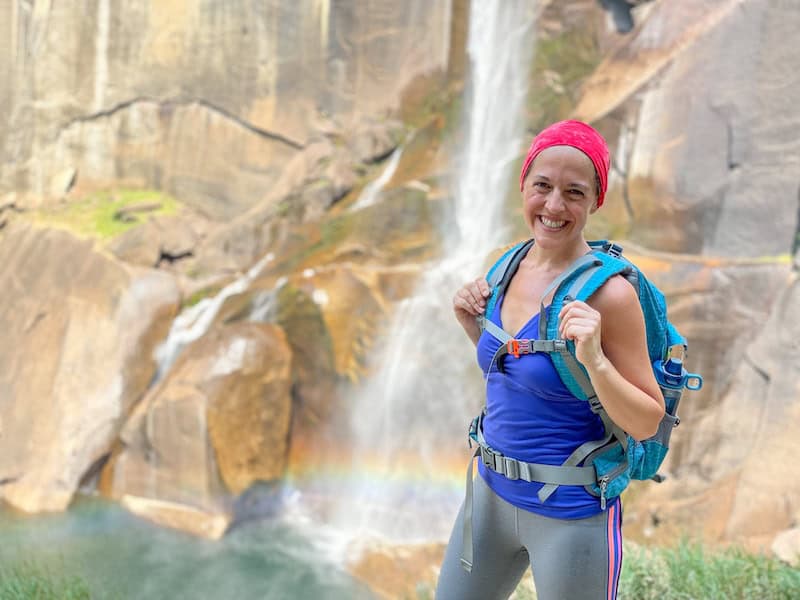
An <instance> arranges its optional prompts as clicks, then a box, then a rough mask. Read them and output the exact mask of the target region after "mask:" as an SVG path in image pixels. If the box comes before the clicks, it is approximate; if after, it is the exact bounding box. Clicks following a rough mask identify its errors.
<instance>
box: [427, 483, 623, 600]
mask: <svg viewBox="0 0 800 600" xmlns="http://www.w3.org/2000/svg"><path fill="white" fill-rule="evenodd" d="M473 485H474V486H475V487H474V493H475V495H474V502H475V504H474V511H473V518H472V528H473V533H472V535H473V539H474V540H475V544H474V552H475V554H474V564H473V567H472V572H471V573H467V572H466V571H464V569H462V568H461V564H460V558H461V550H462V543H461V536H462V529H463V519H464V506H463V505H462V506H461V510H460V511H459V513H458V518H457V519H456V523H455V526H454V527H453V533H452V534H451V536H450V543H449V544H448V545H447V551H446V553H445V557H444V562H443V563H442V570H441V573H440V574H439V583H438V586H437V588H436V599H437V600H469V599H471V598H474V599H475V600H478V599H480V600H487V599H493V598H497V599H505V598H508V597H509V595H511V593H512V592H513V591H514V589H515V588H516V586H517V584H518V583H519V580H520V579H521V578H522V575H523V573H524V572H525V569H526V568H527V566H528V563H529V561H530V565H531V569H532V570H533V580H534V583H535V585H536V594H537V598H538V600H565V599H569V600H581V599H584V598H585V599H586V600H602V599H605V600H613V599H614V598H616V596H617V584H618V580H619V573H620V568H621V566H622V515H621V510H622V508H621V503H620V502H619V501H617V502H613V503H611V504H609V507H608V509H607V510H606V511H605V512H603V513H600V514H599V515H595V516H593V517H588V518H585V519H574V520H565V519H552V518H549V517H543V516H541V515H537V514H534V513H532V512H528V511H526V510H521V509H518V508H516V507H514V506H512V505H511V504H509V503H508V502H506V501H505V500H503V499H501V498H499V497H498V496H497V495H496V494H495V493H494V492H493V491H492V490H491V489H490V488H489V486H488V485H487V484H486V482H485V481H484V480H483V478H482V477H481V476H478V477H476V478H475V481H474V483H473Z"/></svg>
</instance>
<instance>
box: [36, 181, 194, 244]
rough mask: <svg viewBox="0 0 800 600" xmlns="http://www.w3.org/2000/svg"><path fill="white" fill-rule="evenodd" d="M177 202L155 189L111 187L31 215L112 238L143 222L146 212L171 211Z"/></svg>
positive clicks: (82, 233)
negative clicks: (111, 188)
mask: <svg viewBox="0 0 800 600" xmlns="http://www.w3.org/2000/svg"><path fill="white" fill-rule="evenodd" d="M177 210H178V201H177V200H175V199H174V198H173V197H171V196H169V195H167V194H164V193H163V192H159V191H155V190H132V189H113V190H107V191H103V192H96V193H93V194H90V195H88V196H85V197H83V198H79V199H76V200H70V201H68V202H64V203H63V204H61V205H59V206H58V207H55V208H48V209H47V210H46V211H44V210H42V211H38V212H37V213H35V214H34V218H35V219H36V220H37V221H39V222H41V223H45V224H47V225H52V226H55V227H63V228H65V229H68V230H70V231H72V232H73V233H76V234H78V235H80V236H81V237H93V238H98V239H101V240H105V239H109V238H113V237H114V236H117V235H119V234H121V233H123V232H125V231H127V230H128V229H131V228H132V227H135V226H137V225H139V224H141V223H143V222H144V221H145V220H146V219H147V217H148V216H149V215H167V214H174V213H176V212H177Z"/></svg>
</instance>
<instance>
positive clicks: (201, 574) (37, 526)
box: [0, 498, 375, 600]
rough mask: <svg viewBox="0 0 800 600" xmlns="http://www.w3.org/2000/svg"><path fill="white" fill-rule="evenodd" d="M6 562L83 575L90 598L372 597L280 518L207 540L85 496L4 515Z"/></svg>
mask: <svg viewBox="0 0 800 600" xmlns="http://www.w3.org/2000/svg"><path fill="white" fill-rule="evenodd" d="M0 539H2V544H0V564H3V565H8V564H15V563H19V562H22V561H28V562H31V563H33V564H35V565H39V566H42V567H46V568H50V567H53V568H54V569H55V570H56V571H57V572H62V573H65V574H67V575H78V576H80V577H81V578H82V579H83V580H84V581H86V582H87V583H88V585H89V587H90V588H91V590H92V598H99V599H105V598H109V599H117V598H119V599H125V600H127V599H133V600H136V599H142V600H144V599H147V600H161V599H165V600H166V599H169V600H181V599H186V600H205V599H209V600H217V599H219V600H229V599H230V600H239V599H241V600H250V599H254V600H255V599H257V600H272V599H275V600H278V599H280V600H286V599H300V600H303V599H306V598H309V599H320V600H338V599H342V600H345V599H347V600H361V599H372V598H375V596H374V594H372V593H371V592H370V591H369V590H368V589H367V588H365V587H364V586H363V585H362V584H361V583H359V582H358V581H356V580H354V579H353V578H352V577H351V576H349V575H348V574H347V572H346V571H345V570H344V569H343V568H342V567H341V565H339V564H337V563H336V562H331V558H330V557H329V556H325V553H322V552H320V551H319V550H318V549H317V548H315V546H314V544H313V543H312V541H311V540H310V539H309V537H308V534H307V533H305V534H304V533H303V531H302V529H298V528H297V527H295V526H294V525H293V524H292V523H291V522H289V521H287V520H285V519H282V518H280V517H276V518H270V519H261V520H257V521H250V522H247V523H245V524H243V525H241V526H238V527H236V528H234V529H233V530H232V531H230V532H229V533H228V534H227V535H226V536H225V537H224V538H223V539H222V540H219V541H208V540H202V539H198V538H196V537H193V536H190V535H188V534H183V533H181V532H177V531H173V530H170V529H164V528H161V527H157V526H155V525H153V524H151V523H149V522H147V521H144V520H142V519H139V518H138V517H136V516H134V515H132V514H130V513H129V512H127V511H126V510H125V509H123V508H121V507H120V506H118V505H116V504H114V503H111V502H107V501H104V500H99V499H95V498H80V499H78V500H76V501H75V502H74V503H73V506H72V507H71V508H70V510H68V511H67V512H64V513H60V514H52V515H44V516H42V515H37V516H35V517H28V516H20V515H15V514H11V513H8V512H0Z"/></svg>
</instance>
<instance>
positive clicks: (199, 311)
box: [154, 253, 275, 383]
mask: <svg viewBox="0 0 800 600" xmlns="http://www.w3.org/2000/svg"><path fill="white" fill-rule="evenodd" d="M274 259H275V255H274V254H272V253H269V254H267V255H266V256H264V257H263V258H262V259H261V260H259V261H258V262H257V263H256V264H255V265H254V266H253V267H251V268H250V269H249V270H248V271H247V272H246V273H245V274H244V275H242V276H241V277H239V278H238V279H235V280H234V281H232V282H231V283H229V284H228V285H226V286H225V287H224V288H222V289H221V290H220V291H219V292H218V293H217V294H216V295H215V296H214V297H212V298H203V299H202V300H200V302H198V303H197V304H195V305H194V306H189V307H187V308H186V309H184V310H183V312H181V314H179V315H178V316H177V317H175V320H174V321H173V322H172V327H171V328H170V330H169V335H167V339H166V340H165V341H164V342H163V343H162V344H161V345H159V346H158V348H156V352H155V358H156V362H157V365H158V366H157V369H156V377H155V379H154V383H155V382H156V381H159V380H161V379H163V378H164V375H166V374H167V373H168V372H169V370H170V368H171V367H172V365H173V363H174V362H175V360H176V359H177V358H178V355H179V354H180V353H181V350H183V349H184V348H185V347H186V346H187V345H188V344H190V343H191V342H193V341H195V340H197V339H199V338H200V336H202V335H203V334H204V333H205V332H206V331H208V328H209V327H211V324H212V323H213V322H214V317H216V316H217V313H218V312H219V309H220V308H222V305H223V304H224V303H225V300H227V299H228V298H230V297H231V296H234V295H236V294H241V293H243V292H245V291H247V288H248V287H250V284H251V283H252V282H253V280H254V279H255V278H256V277H257V276H258V274H259V273H261V271H262V270H263V269H264V267H265V266H266V265H267V263H269V262H271V261H272V260H274Z"/></svg>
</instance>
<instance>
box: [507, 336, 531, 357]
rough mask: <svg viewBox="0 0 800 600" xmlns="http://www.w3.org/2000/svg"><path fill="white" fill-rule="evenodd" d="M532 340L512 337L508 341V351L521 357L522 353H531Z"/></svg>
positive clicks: (514, 355)
mask: <svg viewBox="0 0 800 600" xmlns="http://www.w3.org/2000/svg"><path fill="white" fill-rule="evenodd" d="M531 342H532V340H517V339H511V340H508V341H507V342H506V352H507V353H508V354H511V355H512V356H513V357H514V358H519V356H520V354H531V353H532V352H533V344H532V343H531Z"/></svg>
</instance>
